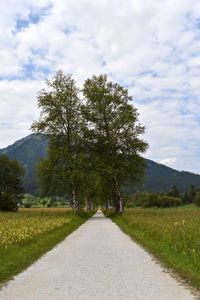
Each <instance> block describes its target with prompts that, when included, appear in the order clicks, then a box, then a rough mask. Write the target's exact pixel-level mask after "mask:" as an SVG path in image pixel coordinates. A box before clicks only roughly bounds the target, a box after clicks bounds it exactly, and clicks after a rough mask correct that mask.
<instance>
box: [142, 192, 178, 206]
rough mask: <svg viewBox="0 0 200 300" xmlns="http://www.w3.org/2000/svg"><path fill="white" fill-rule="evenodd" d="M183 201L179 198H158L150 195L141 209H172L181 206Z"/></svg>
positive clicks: (153, 194) (154, 194)
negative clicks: (155, 207) (154, 207)
mask: <svg viewBox="0 0 200 300" xmlns="http://www.w3.org/2000/svg"><path fill="white" fill-rule="evenodd" d="M182 204H183V201H182V199H180V198H174V197H170V196H159V197H158V195H156V193H152V194H150V197H149V199H148V201H147V202H145V203H144V205H143V207H144V208H147V207H153V206H157V207H163V208H164V207H173V206H179V205H182Z"/></svg>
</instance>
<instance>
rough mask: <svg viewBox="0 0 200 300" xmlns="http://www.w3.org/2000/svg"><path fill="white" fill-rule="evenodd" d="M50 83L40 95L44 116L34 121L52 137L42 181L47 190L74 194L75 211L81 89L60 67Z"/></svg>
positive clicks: (41, 169)
mask: <svg viewBox="0 0 200 300" xmlns="http://www.w3.org/2000/svg"><path fill="white" fill-rule="evenodd" d="M46 84H47V88H46V89H42V90H41V91H40V92H39V93H38V97H37V99H38V107H39V108H40V109H41V114H40V119H39V121H34V122H33V124H32V127H31V128H32V130H33V131H34V132H35V133H37V134H39V133H43V134H45V135H46V136H48V137H49V150H48V156H47V159H46V160H43V161H42V162H41V166H40V167H39V174H40V175H44V177H43V178H42V180H41V181H42V182H43V184H44V186H45V189H46V193H49V194H52V193H56V192H60V191H61V189H62V192H63V193H64V192H67V193H68V194H69V195H71V199H72V207H73V211H75V210H76V209H77V207H78V205H77V199H76V180H75V174H74V173H75V168H76V158H77V149H78V147H79V144H80V129H81V114H80V100H79V97H78V93H79V90H78V88H77V87H76V83H75V81H74V80H73V79H72V76H71V75H67V76H65V75H64V74H63V72H62V71H58V72H57V73H56V75H55V76H54V77H53V78H52V79H50V80H47V81H46ZM45 169H46V170H47V174H46V175H45ZM48 180H49V182H48ZM44 186H43V187H44Z"/></svg>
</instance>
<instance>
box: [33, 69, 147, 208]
mask: <svg viewBox="0 0 200 300" xmlns="http://www.w3.org/2000/svg"><path fill="white" fill-rule="evenodd" d="M46 83H47V88H46V89H42V90H41V91H40V92H39V93H38V106H39V108H40V109H41V115H40V119H39V120H38V121H34V123H33V125H32V130H33V131H34V132H36V133H43V134H45V135H48V136H49V150H48V156H47V158H46V159H43V160H42V161H41V163H40V164H39V167H38V174H39V177H40V183H41V185H42V186H43V191H45V193H67V194H68V195H70V197H71V201H72V206H73V209H74V211H75V210H76V209H79V207H80V206H81V205H84V203H91V201H92V200H93V201H94V199H99V198H101V202H105V201H109V203H110V205H111V206H114V207H115V209H116V211H117V212H120V213H122V211H123V200H122V197H121V188H122V186H123V185H130V184H131V185H133V184H138V183H139V182H140V181H141V180H142V178H143V175H144V167H145V162H144V159H143V158H142V157H141V156H140V154H141V153H144V152H145V151H146V149H147V146H148V144H147V143H146V142H145V141H143V140H142V139H140V138H139V136H140V135H141V134H143V133H144V127H143V126H142V125H141V124H140V123H139V122H138V112H137V110H136V108H135V107H134V106H133V104H132V97H131V96H129V94H128V90H127V89H125V88H123V87H122V86H120V85H119V84H117V83H113V82H111V81H108V79H107V76H106V75H100V76H98V77H97V76H93V77H92V78H91V79H87V80H86V81H85V83H84V85H83V89H82V97H80V90H79V89H78V88H77V86H76V83H75V81H74V80H73V79H72V76H71V75H67V76H66V75H64V74H63V72H62V71H58V72H57V73H56V75H55V76H54V77H53V78H52V79H50V80H47V81H46Z"/></svg>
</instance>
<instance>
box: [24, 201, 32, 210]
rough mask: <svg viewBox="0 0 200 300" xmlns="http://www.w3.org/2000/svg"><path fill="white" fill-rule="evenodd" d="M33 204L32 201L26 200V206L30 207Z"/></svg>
mask: <svg viewBox="0 0 200 300" xmlns="http://www.w3.org/2000/svg"><path fill="white" fill-rule="evenodd" d="M31 206H32V203H31V202H30V201H29V200H25V201H24V207H26V208H30V207H31Z"/></svg>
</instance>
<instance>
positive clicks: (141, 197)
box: [133, 191, 149, 207]
mask: <svg viewBox="0 0 200 300" xmlns="http://www.w3.org/2000/svg"><path fill="white" fill-rule="evenodd" d="M148 195H149V193H148V192H146V191H143V192H140V191H137V192H136V193H135V194H134V196H133V207H134V206H142V205H143V204H144V203H145V202H147V201H148Z"/></svg>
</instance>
